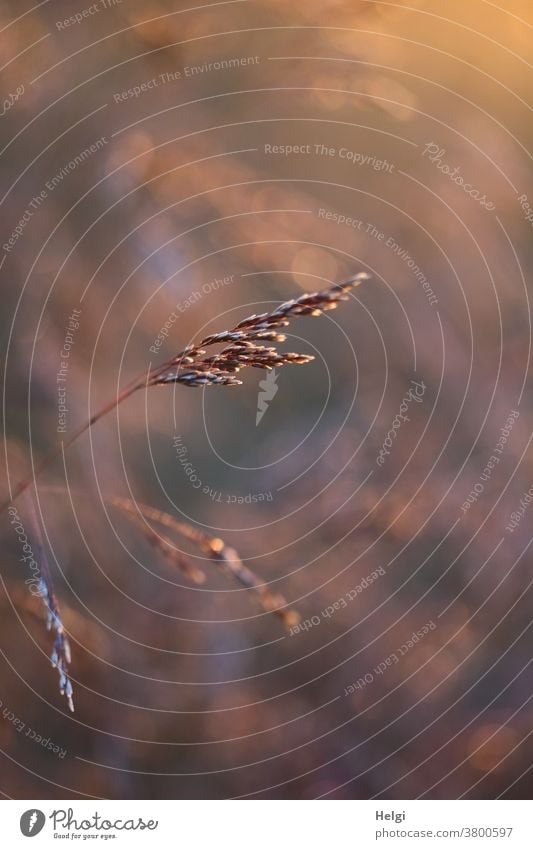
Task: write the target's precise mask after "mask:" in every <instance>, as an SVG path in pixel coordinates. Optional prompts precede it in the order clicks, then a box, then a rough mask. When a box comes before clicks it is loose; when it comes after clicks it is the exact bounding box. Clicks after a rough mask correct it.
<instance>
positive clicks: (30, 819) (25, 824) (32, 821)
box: [20, 808, 46, 837]
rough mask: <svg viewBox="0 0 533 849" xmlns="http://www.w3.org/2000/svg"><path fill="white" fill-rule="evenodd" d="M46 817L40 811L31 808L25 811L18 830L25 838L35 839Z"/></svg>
mask: <svg viewBox="0 0 533 849" xmlns="http://www.w3.org/2000/svg"><path fill="white" fill-rule="evenodd" d="M45 822H46V817H45V815H44V814H43V812H42V811H38V810H37V809H36V808H32V809H31V810H29V811H25V812H24V813H23V814H22V816H21V818H20V830H21V832H22V833H23V835H24V836H25V837H35V835H36V834H39V832H40V831H42V829H43V826H44V824H45Z"/></svg>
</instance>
